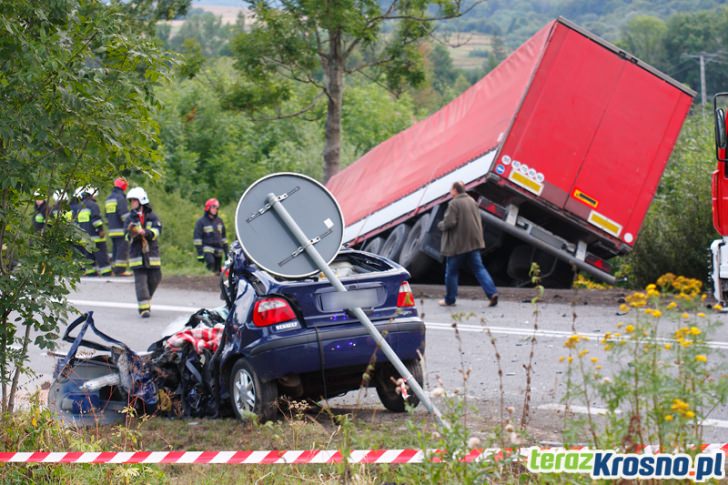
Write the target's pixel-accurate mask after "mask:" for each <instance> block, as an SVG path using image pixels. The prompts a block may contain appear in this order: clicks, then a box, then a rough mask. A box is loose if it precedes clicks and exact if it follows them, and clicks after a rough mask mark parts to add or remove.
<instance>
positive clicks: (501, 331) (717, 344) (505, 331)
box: [426, 322, 728, 349]
mask: <svg viewBox="0 0 728 485" xmlns="http://www.w3.org/2000/svg"><path fill="white" fill-rule="evenodd" d="M426 325H427V328H428V329H429V330H449V331H453V327H452V324H450V323H440V322H427V323H426ZM488 328H489V329H490V332H491V333H492V334H498V335H518V336H522V337H531V336H532V335H534V331H533V328H514V327H494V326H492V325H488ZM458 330H459V331H460V332H480V333H485V327H483V326H480V325H458ZM577 333H578V334H579V335H581V336H586V337H589V338H590V341H591V342H592V343H599V339H601V338H602V337H603V336H604V334H603V333H594V332H577ZM535 334H536V337H547V338H561V339H565V338H568V337H569V336H570V335H572V332H571V331H568V332H567V331H564V330H544V329H539V330H537V331H536V332H535ZM644 341H645V342H647V340H646V339H645V340H644ZM656 342H658V343H661V344H662V343H675V342H676V341H675V340H673V339H669V338H657V339H656ZM706 343H707V344H708V347H711V348H714V349H728V342H721V341H717V340H711V341H708V342H706Z"/></svg>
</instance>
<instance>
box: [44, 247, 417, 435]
mask: <svg viewBox="0 0 728 485" xmlns="http://www.w3.org/2000/svg"><path fill="white" fill-rule="evenodd" d="M331 267H332V269H333V271H334V272H335V273H336V274H337V276H338V277H339V278H340V279H341V281H342V282H343V283H344V285H345V286H346V287H347V290H348V292H347V293H339V292H336V291H335V290H334V288H333V287H332V286H331V284H329V282H328V281H327V280H326V278H325V277H324V276H323V275H317V276H313V277H308V278H303V279H294V280H286V279H280V278H277V277H274V276H272V275H270V274H269V273H267V272H265V271H262V270H260V269H258V268H257V267H256V266H255V265H253V264H252V263H251V262H250V261H249V260H247V259H246V257H245V255H244V253H243V252H242V250H241V249H240V247H239V246H238V245H237V244H234V245H233V249H232V250H231V253H230V259H229V261H228V264H227V266H226V269H225V270H224V272H223V277H222V280H223V281H222V285H221V293H222V295H221V296H222V297H223V299H224V300H225V306H224V307H222V308H220V309H213V310H201V311H199V312H197V313H196V314H195V315H193V316H192V317H190V319H189V321H188V322H187V323H186V324H185V327H186V328H185V329H182V331H181V332H179V333H178V334H176V335H168V336H165V337H163V338H162V339H161V340H159V341H158V342H155V343H154V344H153V345H152V346H151V347H150V348H149V350H148V352H147V353H144V354H138V353H135V352H133V351H131V350H130V349H128V348H127V347H126V346H125V345H124V344H123V343H121V342H119V341H117V340H114V339H113V338H111V337H108V336H105V335H103V334H102V335H103V336H101V337H100V340H102V341H104V342H105V343H104V344H103V345H98V344H96V346H93V347H92V348H93V349H95V350H97V351H99V352H101V353H100V354H99V355H95V356H93V357H90V358H83V359H79V358H77V357H76V351H75V350H74V348H75V349H78V347H83V346H89V344H90V342H89V341H88V340H85V339H84V336H83V334H84V333H86V332H87V329H88V328H90V329H91V333H96V335H97V336H99V333H100V332H98V331H96V329H95V327H94V326H93V321H92V319H89V318H87V319H86V321H85V322H81V321H79V323H77V324H76V325H75V326H73V328H76V327H79V326H80V328H81V330H80V331H79V335H78V336H76V337H72V336H71V335H70V333H71V330H73V328H71V327H69V331H68V332H67V333H66V335H65V336H64V338H65V339H66V340H67V341H69V342H72V349H71V352H69V354H68V355H65V356H63V357H62V358H60V359H59V363H58V365H57V369H56V379H55V382H54V383H53V385H52V387H51V392H50V394H49V403H50V404H51V408H52V409H54V410H55V411H56V412H57V413H58V414H59V415H61V416H62V417H64V419H66V420H71V421H74V422H77V423H82V422H83V421H84V420H90V419H95V420H98V416H99V415H103V414H105V412H106V411H107V410H108V411H110V412H112V414H113V413H114V412H115V411H118V410H119V409H121V408H125V407H127V406H129V405H130V404H131V405H133V406H135V407H136V408H137V409H138V410H139V411H140V412H145V413H156V414H162V415H175V416H208V417H217V416H229V415H234V416H236V417H238V418H240V419H243V420H245V419H249V418H250V417H251V415H257V416H258V417H259V418H261V419H263V420H265V419H271V418H274V417H275V416H276V414H277V412H278V410H279V403H280V402H281V398H285V399H288V400H296V401H302V400H308V401H314V402H315V401H319V400H321V399H325V398H330V397H334V396H339V395H342V394H344V393H346V392H348V391H351V390H355V389H359V388H361V387H375V388H376V391H377V394H378V396H379V398H380V400H381V402H382V404H383V405H384V406H385V407H386V408H387V409H389V410H391V411H396V412H401V411H404V410H405V409H406V405H410V406H416V405H417V404H418V399H417V397H416V396H414V395H411V394H409V393H408V392H407V385H406V382H403V380H402V379H401V378H400V376H399V373H398V372H397V371H396V370H395V369H394V367H393V366H392V365H391V364H390V363H389V362H388V361H387V359H386V357H385V356H384V354H383V353H382V352H381V351H380V350H379V349H378V348H377V346H376V344H375V342H374V340H373V338H372V337H371V336H370V335H369V334H368V332H367V331H366V329H365V327H364V326H363V325H362V324H361V323H360V322H359V321H358V320H357V319H356V318H354V317H353V316H352V315H351V314H350V312H349V311H348V310H347V308H349V307H351V306H353V305H356V306H359V307H361V308H363V309H364V310H365V312H366V313H367V315H368V316H369V318H370V319H371V320H372V322H373V323H374V324H375V325H376V327H377V328H378V329H379V331H380V332H381V333H382V334H383V335H384V336H385V338H386V339H387V341H388V343H389V344H390V345H391V347H392V348H393V349H394V351H395V352H396V353H397V355H398V356H399V357H400V358H401V359H402V360H403V361H404V363H405V365H406V366H407V368H408V370H409V371H410V372H411V373H412V375H413V377H415V378H416V379H417V380H418V381H419V382H420V384H422V373H423V372H422V363H421V359H422V357H423V355H424V351H425V326H424V323H423V321H422V319H421V318H420V317H419V315H418V313H417V308H416V306H415V300H414V295H413V294H412V291H411V289H410V286H409V283H408V281H407V280H408V278H409V274H408V273H407V271H406V270H405V269H404V268H402V267H401V266H399V265H398V264H396V263H394V262H392V261H390V260H388V259H386V258H383V257H381V256H377V255H373V254H370V253H366V252H362V251H355V250H342V251H340V253H339V254H338V255H337V256H336V258H335V259H334V261H333V262H332V263H331ZM88 320H91V323H89V322H88ZM74 323H76V322H74ZM200 335H204V336H205V337H204V338H211V339H213V340H212V341H210V340H208V341H205V340H200V339H198V337H199V336H200ZM97 340H98V339H97ZM208 344H209V345H208ZM72 353H73V355H71V354H72ZM130 363H131V364H133V365H130ZM89 368H91V369H95V370H92V371H89ZM76 370H82V371H83V372H80V373H79V372H76ZM106 421H107V422H108V419H107V420H106Z"/></svg>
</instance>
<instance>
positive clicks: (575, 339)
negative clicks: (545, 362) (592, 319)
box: [564, 333, 589, 349]
mask: <svg viewBox="0 0 728 485" xmlns="http://www.w3.org/2000/svg"><path fill="white" fill-rule="evenodd" d="M581 340H589V338H588V337H585V336H583V335H579V334H576V333H575V334H572V335H569V338H567V339H566V341H565V342H564V347H566V348H567V349H573V348H574V347H576V344H578V343H579V342H580V341H581Z"/></svg>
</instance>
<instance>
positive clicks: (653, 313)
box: [652, 310, 662, 318]
mask: <svg viewBox="0 0 728 485" xmlns="http://www.w3.org/2000/svg"><path fill="white" fill-rule="evenodd" d="M652 316H653V317H655V318H660V317H661V316H662V312H661V311H660V310H655V311H653V312H652Z"/></svg>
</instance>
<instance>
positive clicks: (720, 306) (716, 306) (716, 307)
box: [713, 303, 723, 312]
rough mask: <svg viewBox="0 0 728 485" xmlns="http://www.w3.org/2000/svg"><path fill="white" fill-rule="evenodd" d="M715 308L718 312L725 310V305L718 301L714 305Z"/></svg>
mask: <svg viewBox="0 0 728 485" xmlns="http://www.w3.org/2000/svg"><path fill="white" fill-rule="evenodd" d="M713 310H715V311H717V312H720V311H723V305H721V304H720V303H716V304H715V305H713Z"/></svg>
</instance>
